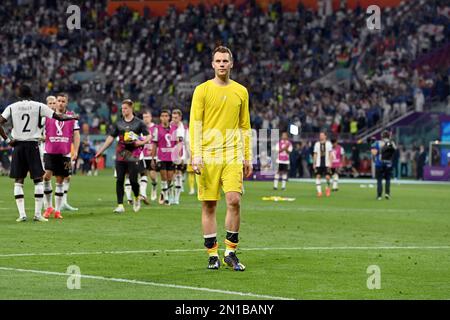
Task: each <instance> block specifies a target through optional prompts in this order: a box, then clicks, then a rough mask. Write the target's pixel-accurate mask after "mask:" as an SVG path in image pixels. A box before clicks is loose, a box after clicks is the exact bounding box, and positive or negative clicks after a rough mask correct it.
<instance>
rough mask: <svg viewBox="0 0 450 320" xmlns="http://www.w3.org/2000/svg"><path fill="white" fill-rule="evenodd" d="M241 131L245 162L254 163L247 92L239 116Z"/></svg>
mask: <svg viewBox="0 0 450 320" xmlns="http://www.w3.org/2000/svg"><path fill="white" fill-rule="evenodd" d="M239 129H241V135H242V139H243V144H244V160H248V161H252V128H251V126H250V110H249V96H248V91H247V90H245V95H244V99H243V103H242V105H241V110H240V114H239Z"/></svg>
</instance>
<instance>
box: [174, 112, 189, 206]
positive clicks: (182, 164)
mask: <svg viewBox="0 0 450 320" xmlns="http://www.w3.org/2000/svg"><path fill="white" fill-rule="evenodd" d="M182 117H183V114H182V112H181V110H180V109H174V110H173V111H172V124H173V125H175V126H177V127H178V129H177V133H176V137H177V139H178V143H177V145H176V147H175V149H174V151H175V153H176V154H174V156H173V159H174V164H175V173H174V180H175V190H174V191H173V192H174V195H173V197H172V199H173V200H172V203H173V204H180V195H181V190H182V187H183V174H184V172H186V146H185V145H184V140H185V137H186V130H185V129H184V125H183V122H182V121H181V120H182ZM172 190H173V189H172Z"/></svg>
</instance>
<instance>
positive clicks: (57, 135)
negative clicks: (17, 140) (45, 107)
mask: <svg viewBox="0 0 450 320" xmlns="http://www.w3.org/2000/svg"><path fill="white" fill-rule="evenodd" d="M56 99H57V104H56V113H57V114H68V115H73V113H72V112H70V111H67V109H66V106H67V94H65V93H60V94H58V95H57V97H56ZM72 143H73V144H74V145H75V150H77V151H76V152H75V153H74V154H73V155H71V147H72ZM79 146H80V126H79V124H78V121H76V120H73V121H66V122H62V121H57V120H54V119H46V121H45V154H44V166H45V176H44V181H45V186H44V192H45V191H47V192H48V185H49V184H50V186H51V178H52V176H53V175H54V176H55V179H56V186H55V208H54V209H53V208H52V207H51V206H50V207H47V208H46V210H45V212H44V218H46V219H48V218H49V217H50V216H51V215H52V213H54V214H55V219H62V218H63V216H62V215H61V210H62V206H63V204H64V201H63V199H64V179H66V178H67V177H69V176H70V175H71V173H72V163H71V161H74V160H75V159H76V158H77V157H78V148H79Z"/></svg>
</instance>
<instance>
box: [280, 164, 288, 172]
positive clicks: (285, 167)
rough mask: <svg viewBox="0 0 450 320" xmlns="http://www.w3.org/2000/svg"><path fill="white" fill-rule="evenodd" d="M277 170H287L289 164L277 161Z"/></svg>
mask: <svg viewBox="0 0 450 320" xmlns="http://www.w3.org/2000/svg"><path fill="white" fill-rule="evenodd" d="M278 171H289V165H288V164H287V163H279V164H278Z"/></svg>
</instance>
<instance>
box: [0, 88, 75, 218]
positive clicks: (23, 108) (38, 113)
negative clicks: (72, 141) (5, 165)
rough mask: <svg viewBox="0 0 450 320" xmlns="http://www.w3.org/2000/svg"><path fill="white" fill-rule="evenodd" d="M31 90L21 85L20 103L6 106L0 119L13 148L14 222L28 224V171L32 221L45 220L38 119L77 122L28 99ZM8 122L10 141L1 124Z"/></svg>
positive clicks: (11, 174) (3, 132) (0, 132)
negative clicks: (32, 189)
mask: <svg viewBox="0 0 450 320" xmlns="http://www.w3.org/2000/svg"><path fill="white" fill-rule="evenodd" d="M31 96H32V94H31V89H30V87H28V86H26V85H22V86H21V87H20V90H19V97H20V98H21V99H23V100H21V101H18V102H16V103H13V104H11V105H9V106H7V107H6V109H5V110H4V111H3V113H2V114H1V116H0V135H1V136H2V138H3V139H5V140H6V141H7V142H8V144H9V145H11V146H12V147H14V151H13V154H12V163H11V171H10V177H11V178H13V179H15V184H14V196H15V198H16V204H17V208H18V210H19V215H20V216H19V218H18V219H17V220H16V221H17V222H25V221H27V215H26V213H25V200H24V192H23V184H24V181H25V178H26V176H27V175H28V172H30V178H31V179H33V181H34V200H35V201H34V203H35V210H34V218H33V220H34V221H40V222H45V221H48V220H47V219H45V218H44V217H42V215H41V211H42V205H43V198H44V183H43V181H42V180H43V176H44V168H43V167H42V162H41V159H40V158H41V156H40V152H39V139H40V138H41V135H42V129H41V117H43V116H44V117H47V118H53V119H56V120H58V121H67V120H73V119H78V117H77V116H75V115H70V116H69V115H58V114H56V113H55V112H54V111H53V110H52V109H50V108H49V107H48V106H47V105H45V104H43V103H40V102H36V101H32V100H29V99H31ZM8 120H11V124H12V131H11V136H12V138H9V137H8V136H7V135H6V133H5V130H4V129H3V124H4V123H6V122H7V121H8Z"/></svg>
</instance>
